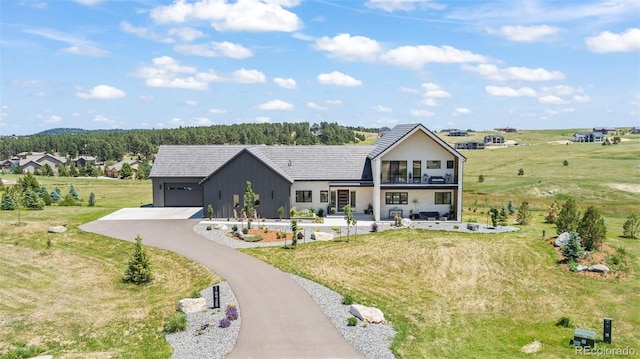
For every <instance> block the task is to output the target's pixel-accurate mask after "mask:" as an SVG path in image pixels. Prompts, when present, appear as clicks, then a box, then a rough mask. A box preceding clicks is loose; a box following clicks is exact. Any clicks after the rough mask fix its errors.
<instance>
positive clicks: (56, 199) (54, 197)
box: [49, 187, 62, 203]
mask: <svg viewBox="0 0 640 359" xmlns="http://www.w3.org/2000/svg"><path fill="white" fill-rule="evenodd" d="M56 189H57V190H58V191H55V190H53V191H51V193H49V196H51V201H52V202H53V203H58V202H59V201H60V200H61V199H62V196H60V192H59V190H60V189H59V188H57V187H56Z"/></svg>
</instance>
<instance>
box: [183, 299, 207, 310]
mask: <svg viewBox="0 0 640 359" xmlns="http://www.w3.org/2000/svg"><path fill="white" fill-rule="evenodd" d="M206 306H207V301H206V299H204V298H202V297H201V298H185V299H180V301H179V302H178V310H179V311H181V312H183V313H185V314H189V313H197V312H199V311H201V310H203V309H204V308H205V307H206Z"/></svg>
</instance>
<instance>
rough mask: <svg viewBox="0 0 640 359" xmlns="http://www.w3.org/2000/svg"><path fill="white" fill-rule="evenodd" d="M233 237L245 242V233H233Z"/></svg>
mask: <svg viewBox="0 0 640 359" xmlns="http://www.w3.org/2000/svg"><path fill="white" fill-rule="evenodd" d="M233 235H234V236H236V237H238V238H240V239H242V240H243V241H244V233H242V232H240V231H235V232H233Z"/></svg>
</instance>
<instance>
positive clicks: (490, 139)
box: [484, 135, 504, 143]
mask: <svg viewBox="0 0 640 359" xmlns="http://www.w3.org/2000/svg"><path fill="white" fill-rule="evenodd" d="M484 143H504V136H500V135H487V136H484Z"/></svg>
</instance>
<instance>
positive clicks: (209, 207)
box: [207, 205, 213, 220]
mask: <svg viewBox="0 0 640 359" xmlns="http://www.w3.org/2000/svg"><path fill="white" fill-rule="evenodd" d="M207 215H208V216H209V220H212V219H213V206H212V205H208V206H207Z"/></svg>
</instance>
